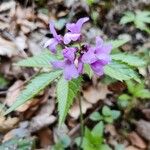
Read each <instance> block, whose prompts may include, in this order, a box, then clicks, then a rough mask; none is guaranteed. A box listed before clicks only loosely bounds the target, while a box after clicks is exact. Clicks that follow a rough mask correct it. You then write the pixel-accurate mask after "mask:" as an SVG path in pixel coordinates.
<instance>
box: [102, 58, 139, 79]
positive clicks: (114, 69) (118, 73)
mask: <svg viewBox="0 0 150 150" xmlns="http://www.w3.org/2000/svg"><path fill="white" fill-rule="evenodd" d="M104 72H105V74H106V75H108V76H110V77H111V78H114V79H117V80H120V81H123V80H130V79H134V80H135V81H137V82H140V79H139V77H138V75H137V73H136V72H135V71H134V70H133V69H131V67H130V66H128V65H126V64H121V63H119V62H115V61H112V62H111V64H109V65H106V66H105V67H104Z"/></svg>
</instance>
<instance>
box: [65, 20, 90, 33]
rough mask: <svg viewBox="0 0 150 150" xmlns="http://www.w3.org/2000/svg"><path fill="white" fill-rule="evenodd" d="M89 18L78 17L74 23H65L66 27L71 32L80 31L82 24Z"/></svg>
mask: <svg viewBox="0 0 150 150" xmlns="http://www.w3.org/2000/svg"><path fill="white" fill-rule="evenodd" d="M88 20H89V18H88V17H84V18H81V19H79V20H78V21H77V22H76V23H68V24H67V25H66V27H67V29H68V30H69V31H71V32H72V33H80V31H81V28H82V25H83V24H84V23H85V22H87V21H88Z"/></svg>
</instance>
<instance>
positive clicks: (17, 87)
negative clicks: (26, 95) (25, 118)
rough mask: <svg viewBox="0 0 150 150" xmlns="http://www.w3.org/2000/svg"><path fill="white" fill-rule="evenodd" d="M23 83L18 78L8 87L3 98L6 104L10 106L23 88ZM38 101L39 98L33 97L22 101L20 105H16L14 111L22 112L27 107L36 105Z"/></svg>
mask: <svg viewBox="0 0 150 150" xmlns="http://www.w3.org/2000/svg"><path fill="white" fill-rule="evenodd" d="M23 83H24V82H23V81H21V80H18V81H16V82H15V83H14V84H13V85H12V86H11V87H10V88H9V90H8V92H7V97H6V100H5V102H6V104H7V105H8V106H11V105H12V104H13V103H14V102H15V101H16V98H17V97H18V96H19V94H20V93H21V90H22V89H23ZM38 101H39V99H37V98H33V99H32V100H29V101H27V102H26V103H24V104H23V105H21V106H20V107H18V108H17V109H16V111H18V112H24V111H26V110H27V109H28V108H29V107H31V106H34V105H36V104H37V103H38Z"/></svg>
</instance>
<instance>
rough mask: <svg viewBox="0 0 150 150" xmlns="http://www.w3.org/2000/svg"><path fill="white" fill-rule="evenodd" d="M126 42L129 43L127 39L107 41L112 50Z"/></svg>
mask: <svg viewBox="0 0 150 150" xmlns="http://www.w3.org/2000/svg"><path fill="white" fill-rule="evenodd" d="M128 41H129V39H118V40H110V41H108V43H110V44H111V45H112V48H113V49H117V48H119V47H120V46H122V45H124V44H125V43H127V42H128Z"/></svg>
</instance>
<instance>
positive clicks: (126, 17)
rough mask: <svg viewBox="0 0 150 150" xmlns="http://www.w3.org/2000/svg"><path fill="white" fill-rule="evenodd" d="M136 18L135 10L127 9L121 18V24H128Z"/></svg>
mask: <svg viewBox="0 0 150 150" xmlns="http://www.w3.org/2000/svg"><path fill="white" fill-rule="evenodd" d="M134 20H135V14H134V13H133V12H130V11H127V12H125V13H124V16H123V17H122V18H121V20H120V24H127V23H130V22H133V21H134Z"/></svg>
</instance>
